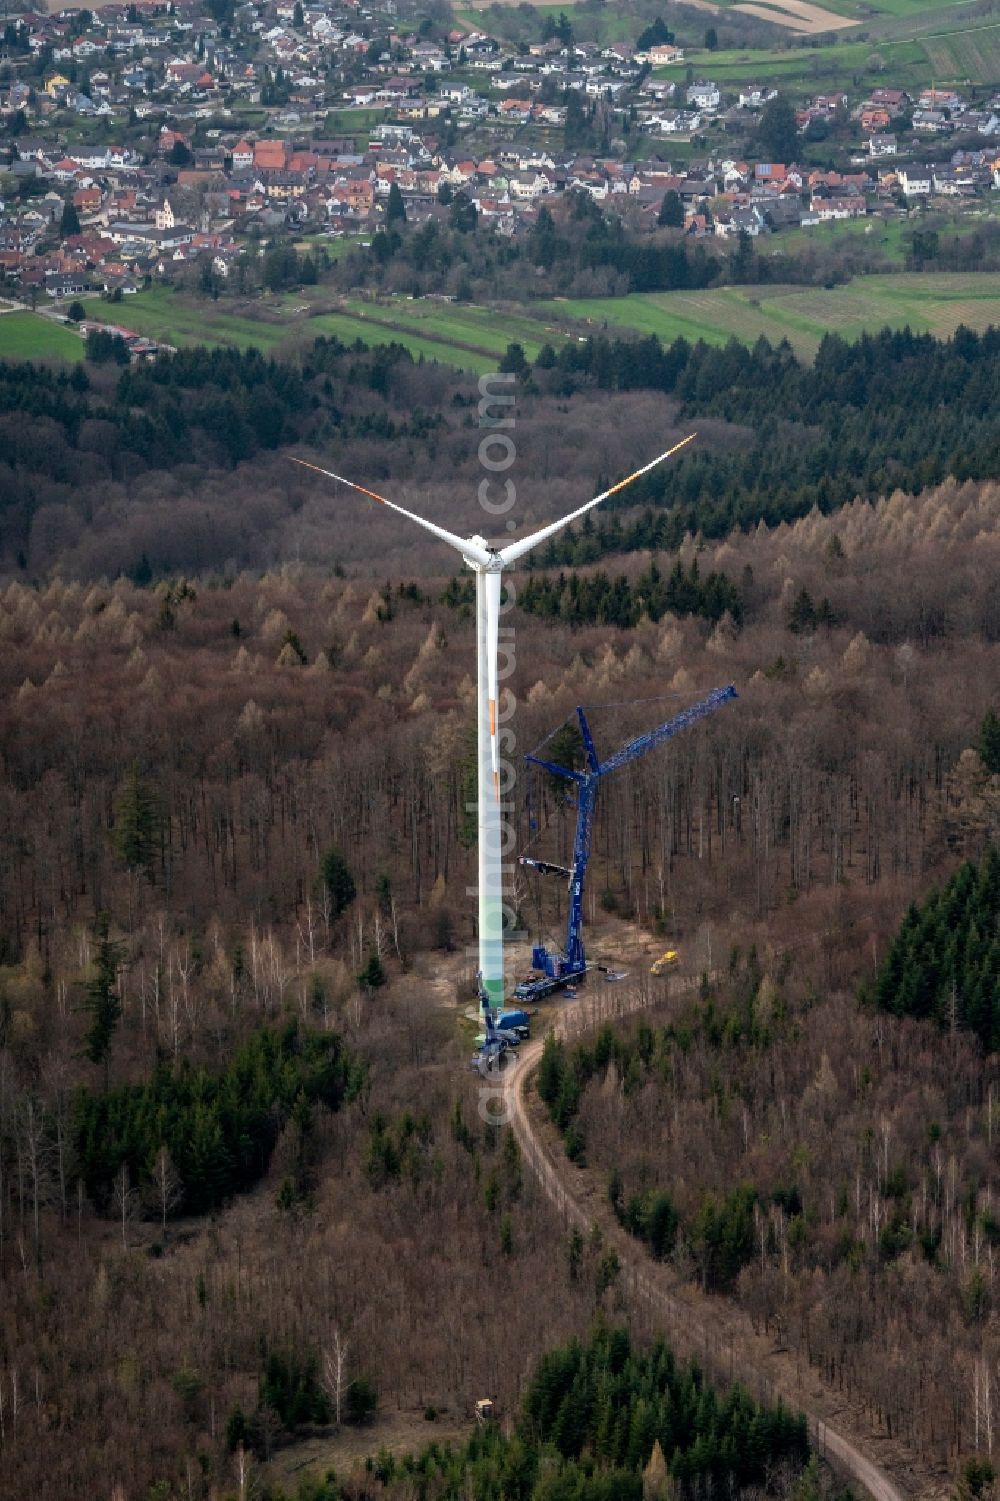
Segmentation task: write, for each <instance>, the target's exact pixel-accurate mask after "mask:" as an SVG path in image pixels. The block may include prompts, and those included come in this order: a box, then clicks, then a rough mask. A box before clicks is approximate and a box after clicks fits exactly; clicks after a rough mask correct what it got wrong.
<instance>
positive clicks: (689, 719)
mask: <svg viewBox="0 0 1000 1501" xmlns="http://www.w3.org/2000/svg"><path fill="white" fill-rule="evenodd" d="M736 696H737V695H736V689H735V688H734V687H733V686H732V684H730V686H729V687H728V688H716V689H715V691H714V692H712V693H710V694H709V695H708V697H707V698H703V699H702V700H701V702H700V703H697V704H693V705H692V706H691V708H690V709H685V710H684V711H683V712H682V713H680V714H677V715H675V716H674V718H673V719H668V720H667V721H666V723H665V724H661V725H658V726H657V728H656V729H655V730H649V731H648V733H647V734H645V735H638V736H636V738H635V739H634V740H630V741H629V742H628V744H627V745H623V746H622V748H621V750H619V751H616V752H615V754H614V755H613V756H609V757H608V759H607V761H603V762H602V761H601V759H600V757H599V756H598V754H597V751H596V749H595V748H594V740H593V736H592V735H591V733H590V726H589V724H588V723H587V718H586V715H585V714H584V712H583V709H582V708H578V709H577V711H576V717H577V719H578V720H579V724H580V734H581V735H582V737H583V750H584V757H585V760H586V768H585V770H583V771H573V770H571V769H570V768H569V767H568V766H557V765H555V763H554V762H552V761H545V760H543V759H542V758H541V757H540V756H535V755H531V756H528V757H527V758H526V759H527V760H528V761H530V762H531V763H532V764H533V765H535V766H541V767H542V768H543V770H545V771H548V772H551V773H552V775H553V776H557V777H565V778H566V780H567V781H568V782H571V783H574V784H575V786H576V809H577V812H576V839H575V842H574V845H573V865H572V868H571V869H569V870H567V869H566V867H565V866H563V865H553V864H552V862H551V861H548V860H534V859H532V858H531V857H530V856H528V855H522V856H521V860H520V863H521V864H522V865H527V866H530V867H531V868H532V869H534V870H537V871H539V872H540V873H541V874H542V875H560V876H564V877H565V878H566V880H567V881H568V882H569V917H568V919H567V922H566V946H565V949H564V950H563V952H562V953H561V954H554V953H552V952H551V951H550V950H549V949H547V948H546V947H545V946H544V944H536V945H535V947H534V948H533V949H532V951H531V967H532V969H533V970H534V971H535V972H536V977H533V978H532V979H530V980H524V981H522V983H521V984H520V985H518V986H516V987H515V990H514V994H515V996H516V997H517V999H518V1000H519V1001H540V1000H542V998H543V997H544V996H547V995H552V994H553V992H554V991H557V990H564V989H565V988H566V987H567V986H572V985H573V984H574V983H576V982H578V981H580V980H582V979H583V978H584V976H585V975H586V972H587V959H586V955H585V953H584V949H583V886H584V881H585V879H586V875H587V861H588V860H589V859H590V837H591V831H592V829H593V824H594V804H595V802H596V800H597V789H598V787H599V786H600V783H601V778H602V777H606V776H607V775H608V773H609V772H612V771H617V770H618V768H619V767H620V766H627V765H628V763H629V762H630V761H635V760H636V759H637V758H638V757H639V756H643V755H645V753H646V752H647V751H650V750H653V749H654V748H655V747H656V746H658V745H662V744H663V742H664V741H665V740H670V739H671V738H672V737H673V736H674V735H677V734H679V733H680V731H681V730H686V729H687V728H688V727H689V726H690V725H693V724H696V723H697V721H698V720H699V719H704V718H705V717H706V715H708V714H714V713H715V710H716V709H721V707H722V705H723V704H726V703H728V702H729V701H730V699H734V698H736Z"/></svg>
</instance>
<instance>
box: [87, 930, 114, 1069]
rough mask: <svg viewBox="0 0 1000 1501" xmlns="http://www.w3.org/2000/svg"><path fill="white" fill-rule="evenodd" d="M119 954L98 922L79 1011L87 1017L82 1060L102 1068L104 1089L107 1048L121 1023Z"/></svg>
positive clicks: (107, 1056)
mask: <svg viewBox="0 0 1000 1501" xmlns="http://www.w3.org/2000/svg"><path fill="white" fill-rule="evenodd" d="M119 957H120V951H119V948H118V945H117V944H116V943H113V942H112V940H111V938H110V937H109V935H108V925H107V922H106V921H102V923H101V926H100V928H99V929H98V934H97V953H96V954H95V956H94V977H93V979H91V980H90V981H88V983H87V987H86V999H85V1000H84V1003H83V1009H84V1010H85V1011H86V1012H87V1014H88V1016H89V1017H90V1021H89V1024H88V1026H87V1030H86V1032H85V1033H84V1039H83V1050H84V1056H85V1057H86V1058H88V1059H89V1060H90V1062H91V1063H96V1064H97V1065H98V1066H103V1069H104V1087H105V1090H107V1087H108V1073H109V1068H110V1061H111V1044H112V1041H113V1040H114V1035H115V1032H116V1030H117V1027H118V1022H119V1020H120V1019H121V1014H122V1010H121V1001H120V1000H119V998H118V992H117V989H116V986H117V983H118V961H119Z"/></svg>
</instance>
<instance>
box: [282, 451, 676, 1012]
mask: <svg viewBox="0 0 1000 1501" xmlns="http://www.w3.org/2000/svg"><path fill="white" fill-rule="evenodd" d="M695 436H696V435H695V434H694V433H691V434H689V436H688V437H686V438H684V439H683V440H682V441H681V442H680V443H675V444H674V446H673V448H668V449H667V451H666V453H661V454H658V455H657V456H656V458H655V459H651V460H650V462H649V463H648V464H644V465H643V466H642V468H641V469H637V470H636V471H635V473H634V474H630V475H628V476H627V478H625V479H623V480H619V481H618V483H617V484H616V485H612V486H611V488H610V489H609V490H603V491H602V492H601V494H600V495H595V496H594V498H593V500H588V501H587V503H586V505H582V506H579V507H578V508H577V509H576V510H575V511H570V513H569V515H568V516H563V517H562V518H561V519H560V520H559V521H553V522H551V523H550V524H549V525H548V526H543V527H541V528H540V529H539V530H538V531H537V532H532V533H531V535H530V536H528V537H522V538H520V540H519V541H516V542H509V543H508V544H507V546H506V547H494V546H493V545H492V544H491V543H489V542H487V541H486V539H485V537H480V536H478V535H476V536H473V537H464V538H463V537H459V536H456V534H455V533H454V532H449V531H446V530H445V528H444V527H442V526H436V525H435V523H434V522H433V521H427V520H425V519H424V517H423V516H415V515H414V513H413V512H412V511H407V510H404V509H403V507H402V506H399V505H397V504H396V503H395V501H392V500H387V499H386V497H385V496H384V495H379V494H378V493H377V492H376V491H375V490H368V489H366V488H365V486H364V485H359V484H357V483H356V482H355V481H354V480H350V479H345V477H344V476H343V475H342V474H334V473H333V471H332V470H331V469H322V468H320V466H319V465H318V464H309V463H307V462H306V460H305V459H293V460H292V462H293V463H295V464H301V465H302V467H303V468H304V469H312V470H313V471H314V472H315V473H316V474H322V475H325V476H326V478H327V479H332V480H336V481H337V482H338V484H341V485H347V486H349V488H350V489H352V490H357V491H358V493H359V494H360V495H367V496H368V497H369V499H371V500H377V501H378V503H379V505H383V506H388V507H389V509H390V511H396V512H397V514H398V515H400V516H405V517H407V519H408V520H410V521H413V522H416V524H417V526H420V527H423V529H424V531H425V532H430V534H431V536H432V537H437V539H438V541H440V542H446V543H447V544H448V546H449V547H452V548H454V550H455V551H456V552H457V553H459V554H460V556H461V557H462V559H463V560H464V562H465V563H466V564H467V565H468V567H469V568H471V569H472V571H473V573H474V574H475V575H476V647H477V664H478V667H477V674H476V683H477V701H478V703H477V707H478V713H477V728H478V762H479V784H478V832H479V986H480V995H481V998H482V1003H483V1010H484V1012H485V1011H488V1010H492V1009H498V1008H500V1007H502V1006H503V1000H504V977H503V889H502V876H503V868H502V859H503V857H502V850H501V824H500V815H501V812H502V811H503V809H502V807H501V803H500V766H499V754H498V746H497V697H498V695H497V682H498V678H497V648H498V643H499V636H500V596H501V575H502V573H503V570H504V569H505V568H507V567H509V566H510V564H511V563H516V562H517V560H518V559H519V558H523V557H524V555H525V553H528V552H530V551H531V549H532V548H533V547H537V546H538V544H539V543H540V542H545V541H546V540H547V539H548V538H549V537H552V536H554V535H555V534H556V532H559V531H562V529H563V527H564V526H568V525H569V524H570V522H571V521H576V519H577V518H578V517H580V516H583V515H585V514H586V513H587V511H591V510H593V508H594V506H597V505H600V503H601V501H602V500H607V499H608V497H609V496H611V495H617V493H618V492H619V490H624V489H625V487H626V485H631V484H632V483H633V481H634V480H637V479H640V478H641V477H642V475H644V474H648V473H649V471H650V470H651V469H655V468H656V466H657V464H662V463H663V461H664V460H665V459H669V458H670V457H671V455H672V454H675V453H677V452H678V450H679V449H681V448H684V447H685V446H686V444H688V443H690V442H691V440H692V438H694V437H695ZM490 1032H491V1028H490V1027H489V1026H487V1036H489V1035H490Z"/></svg>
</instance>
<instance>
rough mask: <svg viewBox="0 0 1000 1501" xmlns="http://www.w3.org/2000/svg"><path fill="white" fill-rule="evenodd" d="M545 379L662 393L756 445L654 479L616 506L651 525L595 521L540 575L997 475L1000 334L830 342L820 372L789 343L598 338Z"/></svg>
mask: <svg viewBox="0 0 1000 1501" xmlns="http://www.w3.org/2000/svg"><path fill="white" fill-rule="evenodd" d="M532 376H533V378H534V379H535V380H536V381H538V382H539V383H540V385H541V387H542V389H545V390H551V391H553V392H558V393H559V394H561V395H564V396H567V395H571V394H572V393H573V392H574V391H578V390H581V389H586V388H588V387H596V388H597V389H599V390H608V391H630V390H638V389H650V390H657V391H663V392H666V393H668V394H670V395H672V396H675V397H676V398H677V399H678V400H679V401H680V402H681V417H682V419H685V420H688V421H691V422H693V421H694V420H695V419H696V418H704V417H705V416H712V417H716V418H720V419H723V420H724V421H725V422H727V423H731V424H734V425H736V426H738V427H740V428H742V429H744V430H745V431H746V433H747V438H746V441H744V442H742V443H740V444H738V445H735V446H733V447H729V446H728V445H727V446H726V447H725V448H724V449H723V448H711V449H709V448H706V447H696V448H694V449H692V450H691V451H690V452H689V453H686V454H684V455H682V456H681V458H680V459H679V460H678V461H676V462H675V463H673V464H670V465H664V466H662V467H661V468H659V469H657V470H655V471H654V472H653V473H652V474H650V475H648V476H647V477H646V478H644V479H643V480H640V481H639V482H638V483H637V484H636V486H634V487H633V488H631V489H630V491H629V492H628V495H627V497H626V498H624V499H623V500H622V501H616V500H614V499H612V501H611V502H610V505H609V507H607V508H606V510H610V509H612V508H614V507H616V506H618V507H621V506H624V505H627V506H628V507H629V508H630V509H632V508H634V507H635V506H636V505H637V504H638V505H643V504H646V505H648V506H649V507H650V510H649V512H648V513H646V514H643V515H642V516H640V518H639V519H637V520H629V521H628V522H626V523H622V522H621V521H618V520H617V519H616V518H615V517H614V516H613V515H606V514H604V515H602V517H601V519H600V520H597V521H594V522H591V520H590V518H589V517H588V518H586V523H585V524H582V525H581V526H580V527H578V528H569V529H567V531H565V532H563V533H561V534H560V536H559V537H558V538H554V539H553V540H552V542H550V543H549V545H548V547H547V549H546V550H545V551H544V552H543V553H542V554H540V555H539V557H538V558H537V560H536V566H539V567H551V566H553V565H562V564H567V563H573V562H579V561H583V558H581V556H580V552H579V551H578V549H579V548H580V546H581V539H583V538H585V539H586V540H585V542H584V543H583V546H584V548H585V551H586V554H587V557H588V559H589V558H593V557H600V556H603V555H604V554H605V553H606V552H610V551H613V550H617V549H619V548H620V547H622V546H623V545H624V546H627V547H650V548H656V547H676V546H677V545H678V543H679V541H680V539H681V538H682V537H683V536H684V534H685V533H686V532H700V533H702V534H703V535H704V536H711V537H718V536H724V535H726V534H727V533H728V532H729V531H731V530H733V529H734V528H740V529H747V528H750V527H752V526H756V525H757V524H758V523H759V522H760V521H764V522H765V523H767V524H768V525H770V526H773V525H778V524H779V523H781V522H786V521H790V520H793V519H794V518H795V517H798V516H803V515H805V514H807V513H808V512H809V511H810V510H812V509H813V507H816V508H817V509H818V510H820V511H821V512H823V513H824V514H828V513H829V512H831V511H833V510H836V509H837V508H838V507H839V506H841V505H844V504H846V503H848V502H849V501H851V500H853V499H854V497H855V496H856V495H861V496H863V497H864V498H866V499H870V500H871V499H875V498H876V497H877V496H879V495H884V494H887V493H888V492H890V491H891V490H893V489H895V488H900V489H905V490H908V491H913V492H916V491H919V490H922V489H924V488H925V487H927V486H930V485H934V484H939V483H941V481H942V480H943V479H944V478H945V477H946V476H947V475H953V476H954V477H956V478H957V479H959V480H965V479H977V478H979V479H988V478H990V477H992V475H993V474H994V471H995V454H996V445H997V442H998V440H1000V418H998V416H997V413H996V410H995V405H994V403H993V401H992V397H991V392H992V391H993V390H995V389H996V385H997V382H998V381H1000V331H998V330H996V329H987V330H986V331H985V332H984V333H982V334H976V333H973V332H971V331H970V330H968V329H959V330H958V332H957V333H956V334H955V335H954V337H953V338H952V339H949V340H945V341H939V340H936V339H934V338H932V337H931V336H930V335H927V334H914V333H913V332H911V331H910V330H909V329H903V330H898V331H894V330H890V329H884V330H883V331H882V332H881V333H878V334H873V335H865V336H864V337H862V338H861V339H860V340H858V341H857V342H855V343H850V342H848V341H847V340H844V339H842V338H841V337H840V336H839V335H836V334H827V335H825V336H824V338H823V340H822V342H821V344H820V348H819V351H818V353H817V355H816V359H815V361H814V362H813V363H812V364H808V363H805V362H803V361H801V360H799V359H798V358H797V357H796V356H795V355H794V353H793V352H792V350H791V348H790V346H789V345H788V343H787V342H786V341H782V342H781V343H780V344H779V345H777V346H772V345H771V344H770V343H768V341H767V340H766V339H763V338H761V339H758V341H757V342H756V344H754V345H753V346H752V347H748V346H746V345H743V344H740V343H738V342H737V341H736V340H735V339H733V340H730V341H729V343H727V344H726V345H725V346H723V347H717V346H713V345H708V344H705V343H703V342H701V341H699V342H698V343H696V344H693V345H692V344H691V343H689V341H688V340H686V339H683V338H680V339H676V340H674V342H673V343H672V344H670V345H667V346H665V345H663V344H662V343H661V342H660V340H659V339H657V338H656V337H655V335H653V336H650V337H649V338H644V339H608V338H605V337H598V338H594V339H590V340H588V341H587V342H585V343H582V344H580V343H567V344H565V345H564V346H563V347H562V348H561V349H560V350H559V351H558V352H556V351H555V350H554V349H553V348H552V347H551V346H545V347H543V349H542V350H541V351H540V353H539V355H538V358H537V360H536V362H535V365H534V367H533V369H532ZM778 413H780V414H781V415H780V418H779V416H778V415H777V414H778ZM584 525H586V531H585V530H584Z"/></svg>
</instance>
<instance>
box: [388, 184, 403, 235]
mask: <svg viewBox="0 0 1000 1501" xmlns="http://www.w3.org/2000/svg"><path fill="white" fill-rule="evenodd" d="M385 222H386V226H387V228H390V229H391V228H392V227H393V226H394V225H396V224H405V223H406V204H405V203H404V202H403V195H402V193H401V192H400V190H399V184H398V183H396V182H394V183H391V184H390V186H389V199H388V202H387V203H386V206H385Z"/></svg>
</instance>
